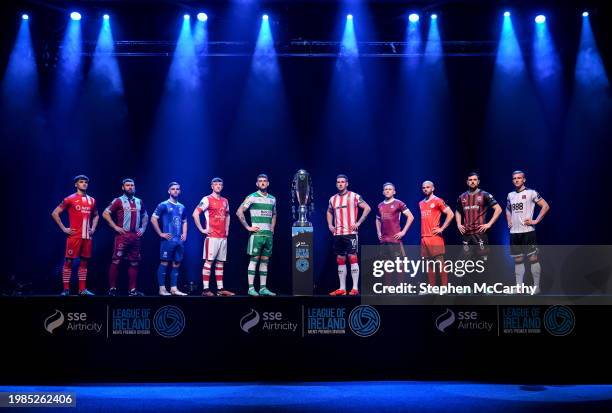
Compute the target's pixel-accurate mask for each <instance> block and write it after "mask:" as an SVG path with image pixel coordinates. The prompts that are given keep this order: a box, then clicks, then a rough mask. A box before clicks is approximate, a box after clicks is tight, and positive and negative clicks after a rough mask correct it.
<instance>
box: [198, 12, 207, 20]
mask: <svg viewBox="0 0 612 413" xmlns="http://www.w3.org/2000/svg"><path fill="white" fill-rule="evenodd" d="M198 20H199V21H201V22H205V21H206V20H208V15H207V14H206V13H198Z"/></svg>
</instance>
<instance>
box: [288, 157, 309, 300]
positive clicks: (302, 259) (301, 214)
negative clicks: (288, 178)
mask: <svg viewBox="0 0 612 413" xmlns="http://www.w3.org/2000/svg"><path fill="white" fill-rule="evenodd" d="M291 200H292V201H293V205H292V210H293V219H296V215H297V220H296V221H295V222H294V223H293V226H292V227H291V241H292V247H291V252H292V254H293V295H312V293H313V287H314V284H313V279H314V277H313V276H314V273H313V252H314V249H313V232H312V231H313V227H312V223H311V222H310V221H308V215H309V214H310V212H312V210H313V203H312V180H311V178H310V174H309V173H308V172H306V171H305V170H304V169H300V170H299V171H297V172H296V174H295V175H294V176H293V181H292V183H291Z"/></svg>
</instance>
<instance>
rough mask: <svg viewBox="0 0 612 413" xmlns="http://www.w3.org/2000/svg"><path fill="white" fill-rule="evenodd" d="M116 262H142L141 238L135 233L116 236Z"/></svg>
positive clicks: (114, 251) (114, 254) (114, 250)
mask: <svg viewBox="0 0 612 413" xmlns="http://www.w3.org/2000/svg"><path fill="white" fill-rule="evenodd" d="M113 259H114V260H128V261H131V262H136V261H140V237H139V236H138V235H137V234H136V233H135V232H128V233H127V234H124V235H116V236H115V247H114V248H113Z"/></svg>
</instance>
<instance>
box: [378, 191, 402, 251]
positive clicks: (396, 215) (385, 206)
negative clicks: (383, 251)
mask: <svg viewBox="0 0 612 413" xmlns="http://www.w3.org/2000/svg"><path fill="white" fill-rule="evenodd" d="M407 209H408V207H407V206H406V204H404V203H403V202H402V201H400V200H399V199H394V200H393V201H391V202H386V201H383V202H381V203H380V204H378V213H377V214H376V219H378V220H380V235H381V238H380V242H397V243H400V242H402V241H401V240H398V239H395V238H393V236H394V235H395V234H397V233H398V232H400V231H401V230H402V228H401V226H400V218H401V215H402V213H403V212H404V211H406V210H407Z"/></svg>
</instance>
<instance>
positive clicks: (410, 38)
mask: <svg viewBox="0 0 612 413" xmlns="http://www.w3.org/2000/svg"><path fill="white" fill-rule="evenodd" d="M422 47H423V44H422V38H421V24H420V23H419V20H418V19H416V20H412V19H410V18H408V27H407V29H406V52H407V53H408V54H410V55H419V54H420V53H421V49H422Z"/></svg>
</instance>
